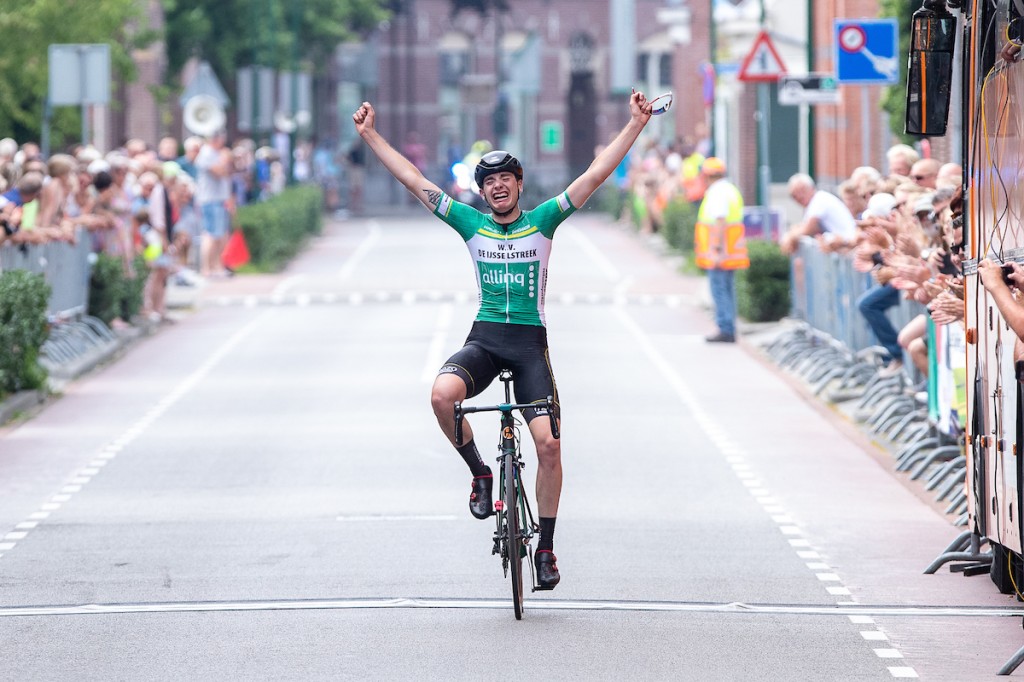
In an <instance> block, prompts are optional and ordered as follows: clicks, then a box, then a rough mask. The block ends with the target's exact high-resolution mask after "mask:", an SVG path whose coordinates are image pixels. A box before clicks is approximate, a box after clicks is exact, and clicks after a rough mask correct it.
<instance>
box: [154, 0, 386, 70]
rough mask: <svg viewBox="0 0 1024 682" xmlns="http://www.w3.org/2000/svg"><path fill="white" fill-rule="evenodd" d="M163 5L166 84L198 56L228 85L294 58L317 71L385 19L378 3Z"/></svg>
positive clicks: (241, 0)
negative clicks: (243, 72)
mask: <svg viewBox="0 0 1024 682" xmlns="http://www.w3.org/2000/svg"><path fill="white" fill-rule="evenodd" d="M163 7H164V12H165V16H166V35H167V38H166V42H167V57H168V66H169V69H168V78H169V80H171V81H174V80H175V79H176V77H177V74H178V73H179V72H180V71H181V68H182V66H184V65H185V62H187V61H188V60H189V59H191V58H192V57H198V58H201V59H205V60H206V61H208V62H210V65H211V66H212V67H213V70H214V71H215V72H216V74H217V77H218V78H220V79H221V82H223V83H225V84H228V85H229V86H230V84H231V83H233V82H234V74H235V71H236V69H238V67H240V66H247V65H250V64H260V65H264V66H270V67H274V68H289V67H291V65H292V60H293V59H294V58H295V57H296V56H298V58H299V59H300V60H301V61H302V62H304V63H305V64H307V65H311V66H312V67H313V69H314V71H315V72H317V71H320V70H321V69H323V68H324V67H325V66H326V64H327V63H328V58H329V56H330V55H331V54H332V53H333V51H334V48H335V47H336V46H337V45H338V43H341V42H344V41H347V40H352V39H353V38H355V37H358V35H359V34H360V33H363V32H365V31H367V30H369V29H372V28H374V27H375V26H377V25H378V24H379V23H380V22H381V21H383V20H385V19H386V18H387V16H388V14H387V12H386V10H385V9H384V8H383V2H382V0H163ZM296 28H297V31H296V30H295V29H296Z"/></svg>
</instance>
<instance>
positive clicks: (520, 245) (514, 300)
mask: <svg viewBox="0 0 1024 682" xmlns="http://www.w3.org/2000/svg"><path fill="white" fill-rule="evenodd" d="M575 210H576V208H575V207H574V206H573V205H572V202H570V201H569V195H568V194H567V193H565V192H562V194H560V195H558V196H557V197H554V198H553V199H548V200H547V201H545V202H544V203H543V204H541V205H540V206H538V207H537V208H535V209H533V210H532V211H523V213H522V215H521V216H519V219H518V220H516V221H515V222H514V223H512V224H511V225H499V224H498V223H496V222H494V219H493V218H492V217H491V216H490V215H488V214H484V213H481V212H480V211H478V210H476V209H475V208H473V207H472V206H469V205H467V204H463V203H460V202H458V201H455V200H454V199H452V198H451V197H450V196H448V195H447V194H442V195H441V201H440V202H438V204H437V208H436V209H435V210H434V214H435V215H436V216H437V217H438V218H440V219H441V220H443V221H445V222H446V223H448V224H449V225H451V226H452V227H453V228H455V231H456V232H458V233H459V234H460V235H461V236H462V238H463V240H465V242H466V247H467V248H468V249H469V255H470V257H471V258H472V259H473V264H474V266H475V269H476V283H477V291H478V292H479V298H480V310H479V311H478V312H477V315H476V319H477V320H478V321H481V322H508V323H513V324H532V325H537V326H542V327H543V326H544V290H545V288H546V287H547V283H548V258H549V257H550V255H551V239H552V237H554V236H555V228H557V227H558V226H559V225H560V224H561V223H562V221H563V220H565V219H566V218H568V217H569V216H570V215H572V214H573V212H574V211H575Z"/></svg>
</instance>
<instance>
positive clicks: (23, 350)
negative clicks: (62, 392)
mask: <svg viewBox="0 0 1024 682" xmlns="http://www.w3.org/2000/svg"><path fill="white" fill-rule="evenodd" d="M49 299H50V285H48V284H47V283H46V280H45V279H44V278H43V276H42V275H37V274H33V273H30V272H27V271H25V270H8V271H6V272H3V273H0V395H4V394H7V393H14V392H15V391H21V390H26V389H35V388H39V387H41V386H42V385H43V382H44V381H45V380H46V370H44V369H43V368H42V367H41V366H40V365H39V363H38V359H39V348H40V347H41V346H42V345H43V343H44V342H45V341H46V336H47V333H48V331H47V324H46V305H47V302H48V301H49Z"/></svg>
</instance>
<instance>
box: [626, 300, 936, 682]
mask: <svg viewBox="0 0 1024 682" xmlns="http://www.w3.org/2000/svg"><path fill="white" fill-rule="evenodd" d="M641 302H644V301H643V297H641ZM615 312H616V314H617V315H618V317H619V319H620V320H621V321H622V324H623V325H624V326H625V327H626V329H627V330H628V331H629V332H631V333H632V335H633V337H634V339H635V340H636V341H637V344H638V345H639V347H640V348H641V349H642V350H643V351H644V353H645V354H646V355H647V357H648V359H649V360H650V361H651V362H652V363H653V364H654V365H655V367H656V368H657V369H658V370H659V374H660V376H662V377H663V378H664V379H665V380H666V381H667V382H668V384H669V385H670V386H671V387H672V388H673V389H675V391H676V393H677V394H678V396H679V397H680V399H682V402H683V404H684V405H685V406H686V408H687V410H688V411H689V412H690V414H691V415H692V416H693V418H694V419H695V420H696V422H697V423H698V424H699V425H700V428H701V430H703V431H704V433H705V434H706V435H707V436H708V437H709V438H710V440H711V441H712V443H714V445H715V446H716V447H717V448H718V449H719V450H720V451H721V452H722V454H723V455H725V456H726V461H729V462H736V461H742V458H738V459H737V460H734V459H731V456H738V455H741V454H743V452H742V449H741V448H739V447H738V446H737V445H735V444H734V443H732V442H731V440H730V439H729V436H728V435H727V434H726V432H725V429H724V428H723V427H721V426H720V425H719V424H718V423H717V422H716V421H715V420H714V419H712V418H711V416H710V415H709V414H708V413H707V412H706V411H705V410H704V408H703V406H702V405H701V404H700V402H699V401H698V400H697V399H696V397H695V396H694V394H693V393H692V392H691V391H690V389H689V387H688V386H686V384H685V382H684V381H683V380H682V378H680V376H679V375H678V373H677V372H676V370H675V368H674V367H673V366H672V365H671V363H669V362H668V361H667V360H666V359H665V357H664V356H663V355H662V354H661V353H660V352H659V351H658V349H657V348H656V347H655V346H654V344H653V343H652V342H651V340H650V338H649V337H648V335H647V334H646V333H645V332H644V331H643V329H641V328H640V327H639V325H637V324H636V322H634V321H633V319H632V318H631V317H629V316H628V315H627V314H626V313H625V311H623V310H622V309H621V308H617V309H616V310H615ZM734 473H735V474H736V476H737V478H738V479H739V480H740V482H741V483H743V484H744V485H745V486H747V489H748V490H749V491H750V494H751V495H753V496H754V498H755V499H756V500H757V501H758V502H760V503H761V504H762V505H763V506H764V508H765V511H767V512H768V513H769V514H772V515H773V520H775V521H776V523H779V524H780V526H779V530H780V531H781V532H782V533H783V535H788V536H800V535H803V532H802V531H801V530H800V527H799V526H796V525H792V520H791V519H790V518H789V516H788V514H786V511H785V509H784V508H783V507H782V506H780V505H779V504H778V500H776V499H775V498H774V497H772V495H771V492H770V491H769V490H768V489H767V488H764V487H760V485H761V482H760V481H759V480H758V479H757V476H756V475H755V474H754V473H753V472H748V471H747V469H746V468H744V469H737V468H735V464H734ZM755 483H756V485H757V486H758V487H754V484H755ZM789 544H790V546H791V547H793V548H794V549H797V550H798V551H797V555H798V556H800V557H801V558H807V559H810V558H815V559H817V558H820V556H819V555H818V554H817V553H816V552H811V551H806V552H804V551H800V548H810V546H811V543H810V541H809V540H807V539H805V538H802V537H793V538H792V539H790V540H789ZM826 568H828V567H827V566H826ZM812 570H813V569H812ZM816 576H817V578H818V580H819V581H821V582H828V583H840V585H833V586H829V587H826V591H827V592H828V593H829V594H830V595H832V596H834V597H840V596H850V594H851V593H850V590H849V588H847V587H844V586H842V584H841V583H842V581H841V579H840V578H839V576H838V575H837V574H835V573H831V572H825V573H816ZM875 651H876V653H877V652H878V651H879V650H877V649H876V650H875ZM886 651H893V652H896V656H894V657H899V658H902V655H901V654H900V653H899V652H898V651H897V650H896V649H888V650H886ZM907 670H909V671H910V672H911V673H913V676H914V677H916V676H917V675H916V673H915V672H914V670H913V668H907ZM894 675H895V673H894Z"/></svg>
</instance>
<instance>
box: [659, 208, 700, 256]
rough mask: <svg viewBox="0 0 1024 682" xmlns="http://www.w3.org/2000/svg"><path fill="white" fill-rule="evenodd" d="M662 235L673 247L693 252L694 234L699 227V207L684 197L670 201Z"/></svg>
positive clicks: (666, 209) (665, 213)
mask: <svg viewBox="0 0 1024 682" xmlns="http://www.w3.org/2000/svg"><path fill="white" fill-rule="evenodd" d="M663 216H664V221H665V224H664V225H662V226H661V232H662V236H663V237H664V238H665V241H666V242H667V243H668V245H669V246H671V247H672V248H673V249H676V250H677V251H682V252H683V253H693V236H694V232H695V231H696V227H697V207H696V206H694V205H693V204H692V203H691V202H689V201H687V200H686V199H683V198H676V199H673V200H672V201H670V202H668V205H667V206H665V211H664V214H663Z"/></svg>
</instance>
